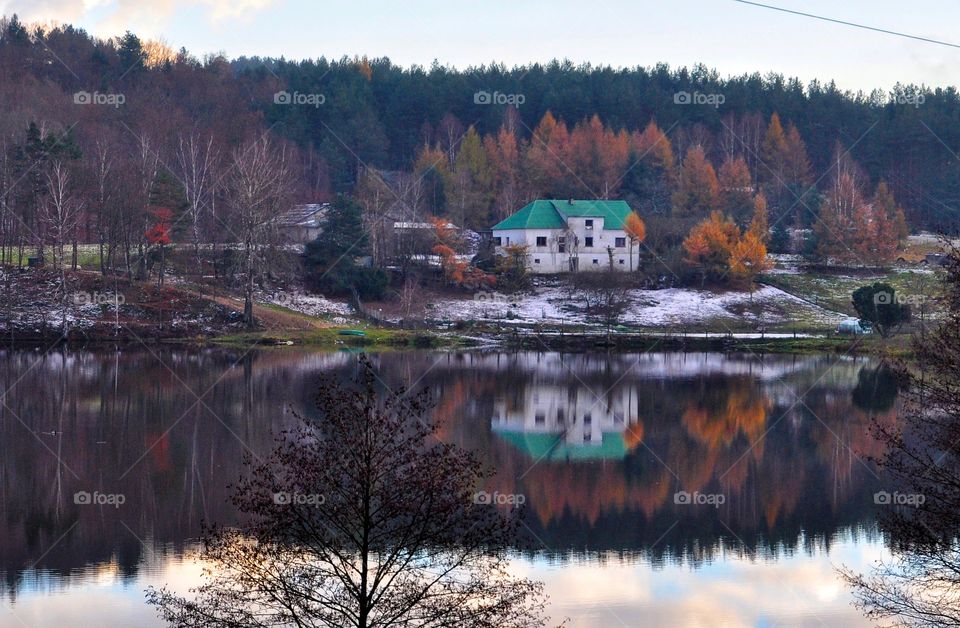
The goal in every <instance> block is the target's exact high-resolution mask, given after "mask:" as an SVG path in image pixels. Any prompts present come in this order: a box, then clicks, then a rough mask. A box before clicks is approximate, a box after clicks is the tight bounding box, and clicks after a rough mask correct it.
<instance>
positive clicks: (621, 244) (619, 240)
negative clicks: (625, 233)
mask: <svg viewBox="0 0 960 628" xmlns="http://www.w3.org/2000/svg"><path fill="white" fill-rule="evenodd" d="M615 245H616V247H617V248H618V249H622V248H623V247H625V246H627V239H626V238H617V239H616V242H615Z"/></svg>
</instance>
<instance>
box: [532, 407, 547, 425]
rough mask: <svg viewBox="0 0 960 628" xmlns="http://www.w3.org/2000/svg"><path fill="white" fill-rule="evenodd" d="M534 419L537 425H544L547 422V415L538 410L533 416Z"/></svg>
mask: <svg viewBox="0 0 960 628" xmlns="http://www.w3.org/2000/svg"><path fill="white" fill-rule="evenodd" d="M533 420H534V422H535V423H536V424H537V425H543V424H544V423H546V422H547V415H545V414H544V413H543V412H540V411H539V410H538V411H537V414H536V415H535V416H534V417H533Z"/></svg>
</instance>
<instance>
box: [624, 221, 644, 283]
mask: <svg viewBox="0 0 960 628" xmlns="http://www.w3.org/2000/svg"><path fill="white" fill-rule="evenodd" d="M623 231H624V233H626V234H627V239H628V240H629V241H630V270H633V247H634V245H637V244H640V243H641V242H643V241H644V240H646V239H647V225H646V224H644V222H643V219H642V218H640V216H639V215H637V213H636V212H630V215H629V216H627V219H626V220H625V221H624V222H623Z"/></svg>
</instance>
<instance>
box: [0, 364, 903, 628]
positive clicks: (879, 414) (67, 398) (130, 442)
mask: <svg viewBox="0 0 960 628" xmlns="http://www.w3.org/2000/svg"><path fill="white" fill-rule="evenodd" d="M375 360H376V362H377V364H378V366H379V368H380V372H381V374H382V377H383V379H384V380H385V381H387V382H390V383H391V384H393V383H406V384H408V385H412V386H414V387H419V386H428V387H429V388H430V389H431V390H432V391H433V392H434V394H435V397H436V400H437V408H436V410H435V412H436V413H437V415H438V416H440V417H443V418H446V419H448V420H447V421H446V422H445V423H444V426H443V431H442V437H443V438H444V439H446V440H450V441H454V442H457V443H458V444H460V445H462V446H465V447H469V448H471V449H474V450H476V451H477V452H479V453H480V455H482V456H483V457H484V458H485V459H486V460H487V461H488V462H489V463H491V464H492V465H493V466H494V467H495V468H496V469H497V472H498V473H497V475H496V476H495V477H494V478H492V479H491V481H490V483H489V485H488V486H486V487H484V488H485V490H489V491H499V492H501V493H510V494H523V495H524V496H525V497H526V503H527V505H528V507H529V516H528V520H527V525H528V526H529V529H530V532H531V535H532V536H533V537H534V538H535V539H536V541H537V544H538V545H539V550H538V551H537V552H535V553H533V555H534V556H536V557H537V560H536V561H535V562H534V563H533V565H535V567H534V569H536V570H544V569H546V570H548V571H549V570H550V569H552V568H551V567H549V565H551V564H553V565H566V566H565V567H558V569H560V571H557V572H552V573H553V575H551V578H553V577H556V579H562V578H561V576H560V575H559V574H561V573H562V574H563V576H562V577H563V578H565V577H567V576H568V574H571V573H577V570H578V569H586V567H585V565H586V564H588V563H589V564H591V565H594V566H593V567H591V569H595V568H596V564H598V561H599V564H614V563H615V564H621V565H650V564H652V565H654V566H658V567H659V568H661V569H662V568H664V567H666V566H667V565H675V564H686V563H689V564H693V565H696V566H699V567H700V570H699V571H697V572H693V573H694V575H692V576H688V577H686V578H685V579H684V582H685V583H686V584H684V585H682V586H695V584H696V582H697V581H698V580H697V579H698V578H709V577H710V567H709V565H710V564H711V563H714V564H717V561H721V562H722V561H729V560H731V558H732V557H733V556H739V557H743V558H744V559H746V560H751V559H754V558H756V557H757V556H761V557H764V558H766V559H768V560H773V559H777V560H779V561H781V562H782V561H786V560H796V557H795V556H799V555H803V556H811V557H812V556H818V555H819V556H822V557H824V558H822V559H820V560H821V562H819V563H818V565H820V566H821V567H822V565H823V564H824V563H823V561H827V562H828V561H829V559H828V558H826V556H827V552H829V551H830V550H831V546H832V544H833V543H834V541H835V539H837V538H838V537H842V538H843V539H845V541H844V543H846V544H848V545H850V546H852V547H856V546H857V544H858V543H860V542H861V541H862V540H863V539H864V535H866V536H867V537H869V536H870V534H872V533H871V532H870V530H871V529H872V521H873V503H872V494H873V492H874V491H875V490H876V477H875V475H874V471H873V470H872V469H871V468H870V467H869V466H868V465H867V464H866V463H864V461H863V459H862V458H861V457H860V455H858V454H861V455H862V454H872V453H877V451H876V449H877V447H878V446H877V444H876V443H875V442H874V441H873V439H872V438H871V437H870V436H869V429H868V428H869V423H870V418H871V417H876V418H879V419H880V420H887V421H892V420H894V417H895V408H896V403H895V396H896V387H895V385H893V384H891V383H890V382H889V381H888V380H887V379H885V375H884V374H883V373H882V372H881V371H879V370H878V368H877V366H876V365H874V364H871V363H869V362H867V361H864V360H856V359H851V358H840V357H838V356H803V357H792V356H791V357H780V356H767V357H765V358H763V359H758V358H756V357H754V356H733V357H729V356H723V355H718V354H644V355H613V356H610V355H575V356H570V355H567V356H563V355H559V354H537V353H521V354H448V353H443V354H440V353H428V352H414V353H385V354H380V355H378V356H376V358H375ZM355 367H356V356H354V355H350V354H347V353H315V352H311V351H300V350H282V351H254V352H248V353H244V352H243V351H227V350H183V349H177V350H169V349H165V350H158V351H157V352H156V353H154V352H152V351H125V352H121V353H115V352H99V353H98V352H53V353H50V354H47V355H39V354H37V353H32V352H0V385H2V386H3V389H4V390H9V393H8V395H7V397H6V406H3V405H0V528H2V529H0V571H2V575H3V580H4V584H5V597H6V600H7V601H6V603H5V606H4V607H2V608H0V623H4V615H3V614H2V613H3V612H4V608H6V609H9V608H13V609H14V610H16V608H17V607H16V606H12V604H13V603H14V602H16V601H17V599H18V597H19V596H21V595H26V596H27V597H28V598H36V596H37V595H50V596H54V597H56V595H57V592H58V591H66V592H68V593H69V594H71V596H75V595H78V594H79V593H78V592H79V591H83V590H84V588H85V587H89V586H91V583H97V582H104V583H109V584H110V586H112V587H118V586H119V587H120V588H121V589H122V591H123V593H122V595H123V597H124V599H127V600H128V601H129V604H130V606H131V609H132V608H133V607H136V609H137V610H136V611H133V610H131V611H130V612H131V613H134V614H133V615H125V616H124V617H127V618H128V619H129V618H131V617H133V616H136V617H141V616H143V608H142V606H141V598H140V591H141V589H142V586H143V584H144V582H146V581H148V580H151V581H152V580H153V579H155V578H157V577H159V575H158V574H162V573H169V572H170V570H171V568H172V567H171V565H175V564H180V563H179V562H178V561H179V560H180V557H181V556H182V554H183V552H184V551H185V550H186V549H188V548H189V547H190V543H191V540H192V539H194V538H195V537H196V534H197V531H198V529H199V525H200V522H201V521H202V520H213V521H218V522H227V523H228V522H230V521H231V520H232V519H233V517H234V513H233V512H232V510H231V509H230V507H229V505H228V503H227V500H226V498H227V495H228V494H229V489H228V484H229V483H230V482H232V481H233V480H235V479H236V478H237V477H238V476H239V474H240V473H241V464H240V461H241V459H242V457H243V456H244V455H252V456H256V455H258V453H260V452H265V451H267V450H268V449H269V448H270V447H271V446H272V444H273V436H272V434H273V432H275V431H278V430H281V429H284V428H285V427H287V426H289V425H290V424H291V422H292V417H291V414H290V409H291V407H293V408H295V409H304V408H307V407H308V406H309V398H310V387H311V385H312V384H313V382H314V380H315V378H316V376H317V375H318V374H320V373H321V372H330V371H333V372H339V373H341V374H342V375H343V376H344V377H346V376H348V375H350V374H352V373H353V370H354V369H355ZM891 387H892V388H893V390H892V391H891ZM198 397H202V399H198ZM78 491H87V492H93V491H100V492H101V493H109V494H122V495H124V496H125V503H124V504H123V505H122V506H120V507H108V506H92V505H84V504H77V503H75V501H74V498H73V496H74V494H75V493H76V492H78ZM678 491H686V492H689V493H694V492H699V493H704V494H721V495H723V496H724V498H725V499H724V503H723V504H722V505H720V506H719V507H713V506H710V505H699V506H698V505H690V504H683V503H676V498H675V494H676V493H677V492H678ZM871 538H872V537H871ZM871 547H873V546H872V545H871ZM799 550H803V551H802V552H799V553H798V551H799ZM790 557H794V558H790ZM644 569H648V568H640V567H631V568H630V569H629V570H628V571H630V572H631V573H634V574H637V573H640V572H643V573H644V576H643V579H647V578H649V573H648V572H647V571H644ZM584 573H586V572H584ZM698 573H699V574H701V575H700V576H697V575H695V574H698ZM634 577H638V578H639V576H634ZM751 577H759V576H751ZM635 584H636V583H635ZM584 586H586V587H587V590H588V591H589V590H594V589H592V588H591V585H584ZM677 586H681V585H679V584H678V585H677ZM743 586H747V587H749V586H752V585H750V584H749V583H743ZM765 586H766V585H765ZM598 587H599V588H597V589H596V591H597V592H599V594H601V595H602V594H603V592H602V586H599V585H598ZM87 594H89V591H88V592H87ZM647 594H650V591H648V592H647ZM20 607H21V611H22V610H23V605H22V604H21V605H20ZM147 611H148V613H147V614H148V615H150V616H152V613H149V609H147ZM571 612H572V611H570V610H567V611H565V613H566V614H571ZM584 612H587V611H584ZM573 614H574V615H575V616H576V615H577V614H576V613H573ZM608 619H609V618H608ZM131 621H132V620H131ZM13 623H15V622H13ZM27 623H28V625H34V624H35V623H39V622H33V621H29V622H27Z"/></svg>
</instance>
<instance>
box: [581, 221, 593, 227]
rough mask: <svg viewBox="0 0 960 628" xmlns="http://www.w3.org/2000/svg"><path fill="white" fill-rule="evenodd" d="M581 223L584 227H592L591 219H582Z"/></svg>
mask: <svg viewBox="0 0 960 628" xmlns="http://www.w3.org/2000/svg"><path fill="white" fill-rule="evenodd" d="M583 225H584V227H586V228H587V229H593V221H592V220H584V221H583Z"/></svg>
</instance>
